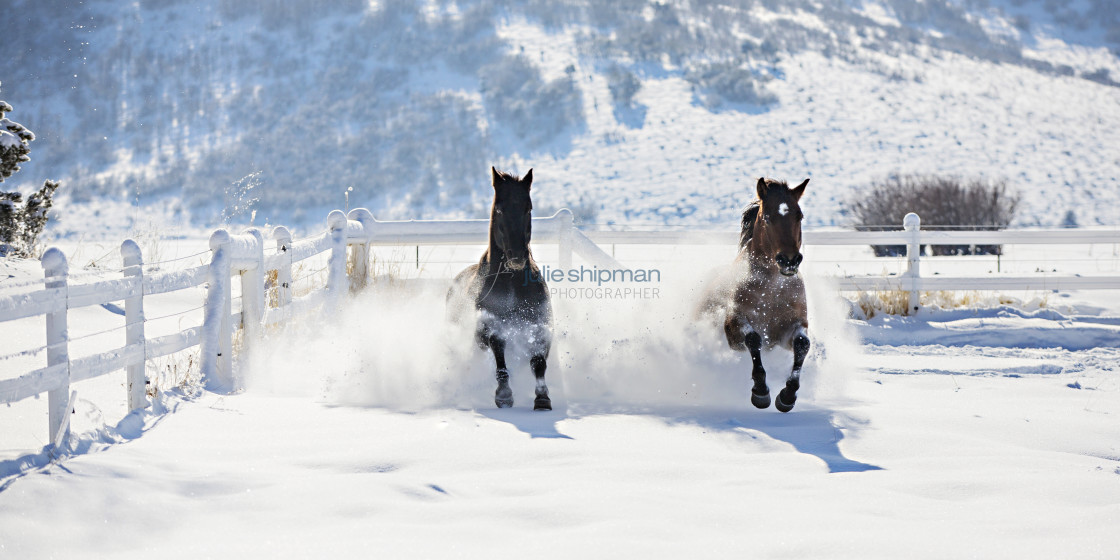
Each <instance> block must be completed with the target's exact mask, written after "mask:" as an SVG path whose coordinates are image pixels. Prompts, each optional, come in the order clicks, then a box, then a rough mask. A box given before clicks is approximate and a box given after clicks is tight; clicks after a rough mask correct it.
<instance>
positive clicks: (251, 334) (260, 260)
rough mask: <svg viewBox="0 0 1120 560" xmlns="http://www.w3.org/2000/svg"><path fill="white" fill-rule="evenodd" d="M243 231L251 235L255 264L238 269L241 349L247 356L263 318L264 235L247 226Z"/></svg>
mask: <svg viewBox="0 0 1120 560" xmlns="http://www.w3.org/2000/svg"><path fill="white" fill-rule="evenodd" d="M245 233H246V234H248V235H251V236H253V260H254V261H256V263H257V265H256V266H255V267H253V268H250V269H247V270H241V271H239V273H240V276H241V328H242V329H243V330H244V332H242V333H241V350H242V351H243V352H244V353H245V355H246V356H247V355H248V354H249V352H251V348H252V346H253V343H254V342H256V341H257V340H258V339H259V338H260V335H261V323H262V322H263V320H264V236H263V235H261V230H259V229H257V228H249V229H247V230H245Z"/></svg>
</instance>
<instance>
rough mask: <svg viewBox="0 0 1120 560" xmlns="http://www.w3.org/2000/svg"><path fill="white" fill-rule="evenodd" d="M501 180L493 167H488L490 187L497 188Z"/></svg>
mask: <svg viewBox="0 0 1120 560" xmlns="http://www.w3.org/2000/svg"><path fill="white" fill-rule="evenodd" d="M501 180H502V179H501V177H498V170H497V169H494V166H493V165H491V166H490V185H492V186H495V187H497V186H498V183H500V182H501Z"/></svg>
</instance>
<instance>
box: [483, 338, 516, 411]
mask: <svg viewBox="0 0 1120 560" xmlns="http://www.w3.org/2000/svg"><path fill="white" fill-rule="evenodd" d="M485 339H486V344H487V345H488V346H489V347H490V351H491V352H493V353H494V366H495V367H496V370H497V378H498V389H497V390H495V391H494V404H495V405H497V406H498V408H509V407H511V406H513V391H512V390H511V389H510V388H509V370H508V369H506V341H504V340H502V339H501V338H500V337H499V336H498V335H496V334H494V333H490V334H488V335H485Z"/></svg>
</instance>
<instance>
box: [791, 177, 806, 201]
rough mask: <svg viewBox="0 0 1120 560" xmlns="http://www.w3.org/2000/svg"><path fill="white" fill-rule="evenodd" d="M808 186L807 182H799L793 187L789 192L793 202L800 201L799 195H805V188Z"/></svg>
mask: <svg viewBox="0 0 1120 560" xmlns="http://www.w3.org/2000/svg"><path fill="white" fill-rule="evenodd" d="M808 184H809V180H808V179H805V180H804V181H801V184H800V185H797V186H796V187H793V188H792V189H790V190H789V194H790V195H792V196H793V199H794V200H801V195H803V194H805V187H806V186H807V185H808Z"/></svg>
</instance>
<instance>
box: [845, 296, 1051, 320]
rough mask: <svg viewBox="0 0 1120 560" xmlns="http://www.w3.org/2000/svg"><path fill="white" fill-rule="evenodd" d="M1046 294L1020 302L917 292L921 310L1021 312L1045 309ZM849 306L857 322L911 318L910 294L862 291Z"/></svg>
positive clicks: (999, 297) (1010, 299) (1020, 300)
mask: <svg viewBox="0 0 1120 560" xmlns="http://www.w3.org/2000/svg"><path fill="white" fill-rule="evenodd" d="M1048 296H1049V294H1048V293H1047V292H1039V293H1030V294H1027V299H1020V298H1017V297H1014V296H1010V295H1007V294H1003V293H998V292H990V291H982V290H969V291H959V290H939V291H930V292H921V293H920V294H919V296H918V301H919V305H921V307H922V308H923V309H984V308H990V307H998V306H1001V305H1010V306H1014V307H1019V308H1023V309H1043V308H1046V307H1048V306H1049V305H1048V304H1049V297H1048ZM850 301H851V302H852V315H853V316H854V317H855V318H857V319H862V320H868V319H871V318H873V317H875V316H876V315H899V316H907V315H911V314H912V310H911V309H910V292H908V291H905V290H890V291H882V292H880V291H865V292H859V293H857V294H856V296H855V298H854V299H852V300H850Z"/></svg>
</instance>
